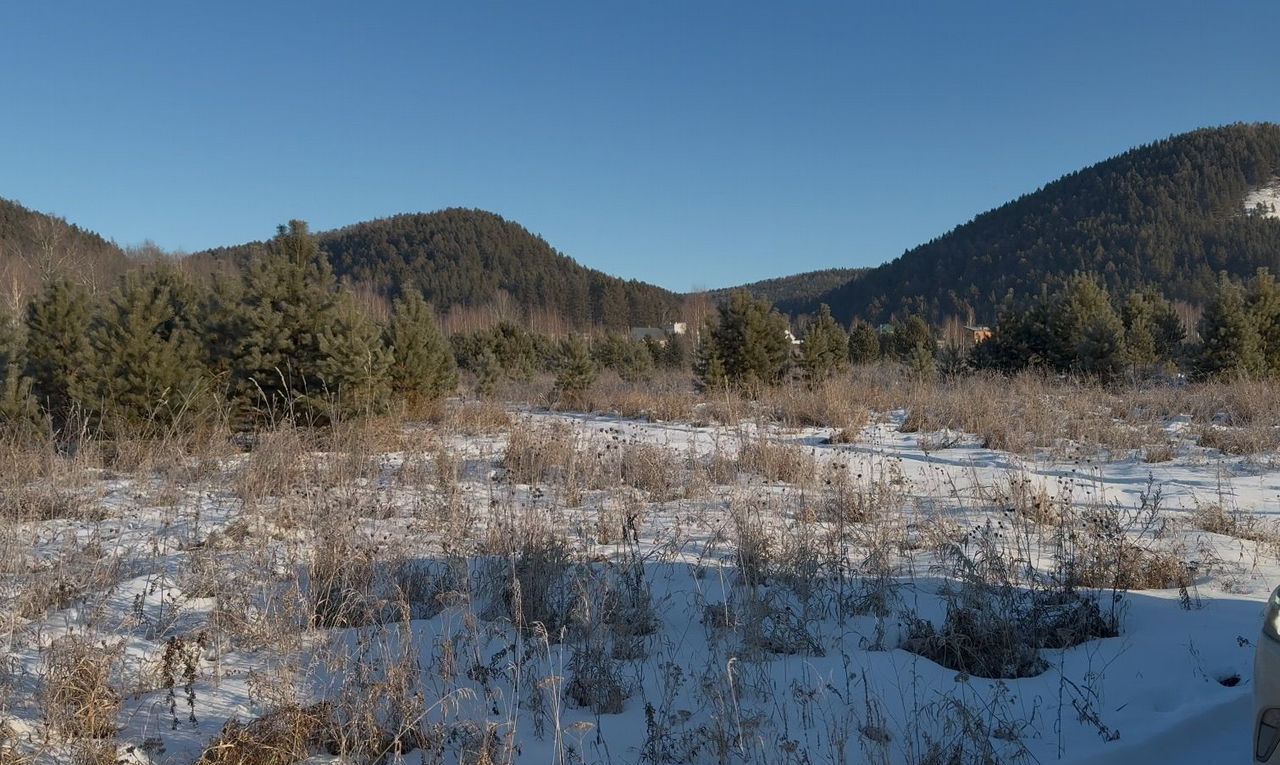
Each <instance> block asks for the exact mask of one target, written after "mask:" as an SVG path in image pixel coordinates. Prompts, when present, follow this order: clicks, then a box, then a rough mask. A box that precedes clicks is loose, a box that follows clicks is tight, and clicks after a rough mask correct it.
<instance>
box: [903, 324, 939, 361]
mask: <svg viewBox="0 0 1280 765" xmlns="http://www.w3.org/2000/svg"><path fill="white" fill-rule="evenodd" d="M893 347H894V352H895V353H896V354H897V356H898V358H899V359H901V360H903V361H910V360H911V359H912V357H914V356H918V355H919V354H918V353H917V352H916V349H918V348H925V349H927V350H928V351H929V355H931V356H932V355H933V353H934V351H935V350H936V349H937V344H936V343H934V341H933V330H931V329H930V328H929V323H928V322H926V321H925V320H924V317H922V316H918V315H914V314H913V315H911V316H908V317H907V320H906V321H903V322H895V323H894V326H893Z"/></svg>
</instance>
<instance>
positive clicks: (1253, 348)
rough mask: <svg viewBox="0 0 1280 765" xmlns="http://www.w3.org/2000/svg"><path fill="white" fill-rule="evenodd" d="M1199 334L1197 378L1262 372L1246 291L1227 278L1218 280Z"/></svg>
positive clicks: (1262, 359)
mask: <svg viewBox="0 0 1280 765" xmlns="http://www.w3.org/2000/svg"><path fill="white" fill-rule="evenodd" d="M1199 331H1200V343H1201V344H1200V352H1199V355H1198V356H1197V359H1196V373H1197V374H1198V375H1200V376H1202V377H1208V376H1215V375H1256V374H1259V373H1261V372H1262V371H1263V369H1264V367H1265V360H1264V358H1263V356H1262V352H1261V350H1260V347H1259V346H1260V341H1259V338H1258V331H1257V329H1256V328H1255V327H1254V325H1253V320H1252V317H1250V315H1249V311H1248V307H1247V305H1246V303H1245V296H1244V291H1243V290H1242V289H1241V288H1240V285H1238V284H1236V283H1235V282H1234V281H1232V280H1231V279H1230V277H1228V276H1227V275H1226V274H1222V275H1221V276H1220V277H1219V279H1218V288H1217V291H1216V292H1215V293H1214V295H1213V298H1212V299H1211V300H1210V301H1209V304H1208V305H1207V306H1205V309H1204V314H1203V315H1202V316H1201V317H1200V326H1199Z"/></svg>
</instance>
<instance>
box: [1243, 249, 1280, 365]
mask: <svg viewBox="0 0 1280 765" xmlns="http://www.w3.org/2000/svg"><path fill="white" fill-rule="evenodd" d="M1248 311H1249V316H1250V319H1251V320H1252V322H1253V326H1254V327H1255V328H1256V329H1257V332H1258V351H1259V352H1260V353H1261V355H1262V364H1263V367H1264V368H1265V370H1266V371H1267V372H1268V373H1270V374H1276V373H1280V287H1278V286H1277V285H1276V279H1275V277H1274V276H1272V275H1271V272H1269V271H1267V270H1266V269H1265V268H1260V269H1258V271H1257V273H1256V274H1254V277H1253V279H1251V280H1250V283H1249V295H1248Z"/></svg>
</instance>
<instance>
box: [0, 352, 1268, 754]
mask: <svg viewBox="0 0 1280 765" xmlns="http://www.w3.org/2000/svg"><path fill="white" fill-rule="evenodd" d="M873 374H877V373H873V372H870V371H866V370H864V371H861V372H858V373H856V374H855V375H854V377H853V378H852V381H851V382H850V384H849V385H848V388H847V390H841V389H837V388H836V387H833V386H828V387H825V388H823V387H820V388H818V389H814V390H810V389H803V390H801V389H795V390H791V391H780V392H775V393H771V394H769V395H768V396H767V397H765V398H763V399H760V400H756V401H752V400H748V399H743V398H736V397H735V396H734V395H732V394H724V395H722V396H718V397H717V396H710V397H708V398H707V399H706V400H699V399H698V398H697V397H695V396H693V395H692V394H690V393H688V392H680V391H678V390H675V389H672V390H669V391H661V390H660V392H659V394H658V395H657V396H656V397H655V399H654V400H651V401H649V402H647V403H642V402H641V400H640V398H639V397H638V395H637V396H635V397H633V398H630V399H628V401H629V402H630V403H629V404H628V407H630V408H631V413H632V414H634V415H636V416H637V417H639V416H643V417H644V419H626V418H623V417H620V416H617V415H586V414H573V413H554V412H546V411H533V410H529V409H522V408H514V407H512V408H508V407H502V406H498V405H495V404H476V403H465V404H464V403H459V402H451V403H450V404H449V405H447V406H445V407H442V408H441V409H440V410H439V411H438V412H434V413H432V414H431V417H430V419H429V420H427V421H423V422H412V423H398V422H370V423H363V424H341V425H338V426H335V427H334V428H332V429H330V430H326V431H310V430H305V429H289V428H283V429H278V430H275V431H271V432H263V433H259V434H254V435H253V436H252V437H247V438H237V439H234V440H227V439H225V438H224V439H221V440H219V439H217V438H210V437H207V436H202V437H199V438H194V437H193V438H184V439H173V440H168V441H160V442H157V443H156V444H153V446H152V448H153V449H154V450H155V452H156V453H154V454H148V453H147V449H146V448H144V445H142V444H131V445H129V446H128V447H127V448H125V447H124V445H118V446H117V447H113V448H110V449H107V448H102V447H100V446H97V445H94V444H91V443H88V442H86V443H85V444H84V445H83V446H82V448H78V449H66V448H61V449H58V448H55V445H52V444H39V443H16V442H15V443H10V444H6V445H4V446H3V448H2V449H0V459H2V460H3V461H4V464H3V465H0V476H3V478H0V548H2V549H0V552H2V553H3V556H2V557H0V585H2V586H0V637H2V638H3V639H4V640H5V661H4V663H3V664H2V665H0V763H4V765H9V764H10V763H16V762H24V763H26V762H30V763H46V762H47V763H52V762H83V763H91V762H117V761H123V762H133V763H144V762H152V763H182V764H183V765H187V764H190V763H197V762H199V763H218V764H223V763H244V764H246V765H247V764H248V763H280V765H285V764H286V763H297V762H302V761H304V760H308V759H309V758H312V759H311V761H313V762H339V761H342V762H353V763H391V762H407V763H445V762H450V763H452V762H465V763H495V764H496V763H507V762H516V761H529V762H553V763H557V765H559V764H561V763H564V764H568V763H578V762H618V763H652V764H654V765H656V764H657V763H673V764H674V763H686V762H690V763H701V762H707V763H711V762H714V763H730V762H743V763H747V762H762V763H763V762H785V763H796V764H797V765H798V764H799V763H807V762H813V761H818V760H822V761H839V762H849V761H856V762H861V761H867V762H884V763H911V764H915V763H969V762H973V763H985V762H1036V761H1040V762H1044V761H1051V760H1057V759H1065V760H1067V761H1088V760H1089V758H1092V757H1097V756H1106V755H1109V754H1110V753H1111V752H1118V751H1120V749H1121V748H1122V747H1125V746H1141V745H1143V744H1144V742H1151V741H1153V740H1154V739H1155V738H1156V737H1157V736H1158V735H1160V734H1161V733H1162V732H1163V731H1165V730H1166V729H1167V728H1168V727H1169V726H1170V725H1171V724H1173V722H1175V721H1177V722H1179V724H1180V725H1181V726H1182V727H1184V728H1186V729H1187V730H1190V731H1191V732H1192V733H1194V731H1195V730H1196V725H1197V721H1198V720H1205V721H1209V720H1217V718H1216V717H1214V716H1213V715H1215V714H1217V713H1218V712H1219V710H1223V709H1227V708H1234V707H1231V705H1239V704H1241V703H1243V702H1244V701H1245V700H1246V699H1247V694H1248V689H1247V688H1245V687H1240V685H1239V684H1238V683H1231V682H1229V679H1230V678H1231V677H1233V676H1234V677H1236V678H1237V680H1238V678H1239V677H1243V676H1246V675H1247V674H1248V667H1249V665H1250V662H1251V660H1252V652H1251V647H1250V641H1251V640H1252V639H1253V635H1254V634H1255V633H1256V632H1257V625H1256V621H1257V604H1258V602H1259V601H1260V600H1262V599H1264V598H1265V597H1266V595H1267V593H1268V592H1269V590H1270V588H1271V586H1272V585H1273V584H1275V582H1276V580H1277V579H1278V578H1280V576H1278V575H1280V561H1277V558H1276V556H1277V554H1278V553H1280V543H1278V542H1277V540H1278V539H1280V535H1277V533H1276V532H1275V531H1274V528H1273V527H1274V525H1275V520H1274V519H1273V518H1271V517H1269V515H1268V513H1270V512H1273V505H1274V497H1275V496H1276V494H1277V492H1280V473H1276V472H1273V471H1271V470H1269V468H1268V467H1267V465H1268V464H1269V461H1268V459H1267V456H1266V455H1265V454H1258V453H1251V454H1249V455H1243V456H1239V455H1233V454H1231V453H1230V451H1229V450H1218V449H1215V448H1211V447H1209V446H1205V445H1202V444H1199V443H1197V440H1198V436H1197V431H1196V429H1195V428H1197V427H1200V426H1202V425H1203V424H1204V423H1213V424H1214V426H1215V427H1220V428H1249V427H1259V428H1262V427H1269V426H1270V425H1269V424H1268V423H1269V422H1270V420H1269V418H1270V417H1271V416H1272V415H1271V414H1269V413H1268V411H1267V409H1266V405H1264V404H1259V403H1258V401H1259V398H1260V397H1261V398H1262V399H1264V400H1265V399H1266V397H1267V396H1270V395H1272V394H1271V393H1270V392H1268V391H1264V390H1261V389H1258V388H1252V387H1249V386H1247V385H1245V384H1241V385H1242V387H1241V388H1240V389H1239V390H1236V391H1235V397H1233V396H1232V395H1226V393H1225V392H1224V391H1218V393H1219V394H1222V395H1220V396H1219V401H1220V402H1222V403H1221V406H1220V408H1219V411H1217V412H1215V413H1214V414H1212V415H1210V414H1208V413H1207V412H1208V404H1207V403H1205V401H1204V400H1203V399H1204V397H1205V396H1207V395H1208V394H1205V393H1202V392H1197V391H1196V390H1194V389H1192V390H1186V391H1175V392H1170V393H1169V394H1168V395H1170V396H1177V397H1180V398H1179V399H1178V400H1177V401H1176V402H1175V403H1173V404H1170V403H1169V402H1164V401H1161V402H1157V401H1156V400H1155V399H1156V396H1155V395H1154V394H1148V393H1145V392H1142V391H1131V392H1114V391H1101V390H1097V389H1080V390H1074V389H1071V388H1070V386H1066V385H1065V384H1060V383H1053V382H1049V381H1045V380H1042V379H1033V378H1024V379H1019V380H1018V381H1015V383H1014V384H1012V385H1005V386H1004V387H1003V388H1000V387H999V386H996V385H994V383H991V382H989V381H988V382H983V381H981V380H975V381H972V382H959V383H956V384H954V385H951V384H941V385H938V386H934V387H922V386H918V385H915V386H908V387H904V388H903V389H902V390H894V389H893V386H879V385H878V384H873V382H872V381H870V380H869V379H866V378H869V377H870V376H871V375H873ZM859 375H861V377H859ZM1233 390H1234V389H1233ZM632 393H634V391H632ZM610 395H612V394H610ZM984 396H988V397H990V400H988V399H985V398H984ZM898 397H902V398H898ZM597 398H600V400H606V401H607V400H608V399H609V395H603V396H598V397H597ZM618 398H619V399H620V398H622V396H621V393H619V394H618ZM949 407H950V408H951V409H949ZM1227 409H1229V410H1230V412H1229V413H1227ZM1071 419H1075V420H1080V421H1081V422H1079V423H1077V424H1075V425H1073V426H1072V427H1071V428H1070V429H1067V430H1062V431H1060V432H1059V433H1057V434H1056V435H1055V436H1054V437H1053V438H1049V437H1047V436H1046V434H1047V433H1048V432H1049V431H1051V430H1053V429H1054V428H1057V427H1059V425H1061V424H1062V423H1064V422H1066V421H1067V420H1071ZM1104 422H1105V423H1109V425H1107V426H1104ZM837 434H838V435H837ZM999 434H1003V435H999ZM833 436H834V437H833ZM1152 439H1155V440H1152ZM1156 443H1159V444H1167V445H1169V451H1170V453H1169V454H1167V455H1165V456H1166V457H1167V459H1161V460H1159V461H1147V462H1144V461H1143V454H1144V453H1145V452H1144V450H1147V449H1150V448H1152V445H1153V444H1156ZM997 447H999V448H997ZM1015 447H1016V448H1015ZM1122 452H1123V454H1122ZM1098 455H1103V456H1104V457H1105V458H1098ZM1244 717H1247V713H1246V714H1245V715H1244ZM1206 724H1207V723H1206ZM1214 725H1215V727H1216V728H1220V727H1221V726H1220V725H1218V724H1217V723H1216V722H1215V723H1214ZM1244 725H1245V726H1246V727H1247V721H1246V722H1245V723H1244ZM1188 735H1190V734H1188ZM1224 746H1227V747H1228V749H1227V750H1224V751H1235V750H1237V749H1238V750H1240V751H1244V749H1245V748H1247V746H1248V738H1247V734H1246V735H1244V736H1243V737H1242V738H1241V741H1240V742H1238V743H1231V742H1228V743H1227V744H1224ZM1231 747H1234V748H1231ZM1136 751H1138V752H1141V750H1140V749H1139V750H1136Z"/></svg>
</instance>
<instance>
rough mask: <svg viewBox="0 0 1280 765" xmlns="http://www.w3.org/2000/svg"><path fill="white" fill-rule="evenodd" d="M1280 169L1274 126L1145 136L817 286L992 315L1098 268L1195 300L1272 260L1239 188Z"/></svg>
mask: <svg viewBox="0 0 1280 765" xmlns="http://www.w3.org/2000/svg"><path fill="white" fill-rule="evenodd" d="M1277 175H1280V126H1277V125H1274V124H1269V123H1262V124H1236V125H1229V126H1226V127H1219V128H1206V129H1201V130H1195V131H1192V132H1190V133H1184V134H1181V135H1177V136H1173V137H1171V138H1167V139H1164V140H1162V141H1157V142H1155V143H1151V144H1147V145H1145V146H1140V147H1138V148H1135V149H1132V150H1130V151H1127V152H1124V153H1123V154H1120V155H1118V156H1116V157H1113V158H1111V159H1108V160H1105V161H1102V162H1099V163H1097V164H1095V165H1092V166H1090V167H1087V168H1084V169H1082V170H1079V171H1076V172H1073V173H1070V174H1068V175H1066V176H1063V177H1062V178H1060V179H1058V180H1056V181H1054V182H1052V183H1049V184H1048V185H1046V186H1044V187H1042V188H1041V189H1039V190H1037V191H1035V192H1033V193H1030V194H1026V195H1024V196H1022V197H1019V198H1018V199H1015V200H1013V201H1011V202H1008V203H1007V204H1004V205H1001V206H1000V207H998V208H996V209H994V210H990V211H988V212H985V213H982V214H981V215H978V216H977V217H975V218H974V219H973V220H972V221H970V222H968V223H965V224H963V225H961V226H958V227H956V228H955V229H953V230H952V231H950V232H949V233H947V234H945V235H943V236H941V237H938V238H937V239H934V240H933V241H931V242H927V243H925V244H923V245H920V246H919V247H916V248H914V249H911V250H909V251H907V252H906V253H905V254H903V255H902V256H901V257H899V258H897V259H895V260H893V261H891V262H889V263H886V264H884V265H882V266H879V267H877V268H874V269H871V270H870V271H868V272H866V273H864V274H862V275H861V276H860V277H859V278H858V279H856V280H851V281H850V282H848V283H846V284H844V285H841V286H839V287H837V288H835V289H833V290H830V291H828V292H826V293H824V294H822V295H819V296H816V297H813V298H807V299H801V300H795V301H782V303H781V305H780V307H781V308H782V309H783V310H785V311H789V312H792V313H798V312H804V311H811V310H812V309H813V308H814V306H815V305H816V304H817V303H819V302H825V303H827V304H829V305H830V306H831V308H832V310H833V311H834V313H835V314H836V316H837V317H838V318H840V319H841V320H842V321H846V322H847V321H849V320H850V319H851V318H853V317H854V316H861V317H863V318H866V319H870V320H872V321H880V320H884V319H887V318H888V317H889V316H891V315H895V314H896V315H902V314H905V313H912V312H915V313H923V314H926V315H927V316H929V317H930V318H932V319H934V320H935V321H936V320H941V319H942V318H944V317H946V316H948V315H956V316H960V317H962V318H963V317H966V316H967V315H969V314H971V313H972V314H974V315H975V316H976V317H977V318H978V319H979V320H990V319H992V318H994V314H995V313H996V311H997V310H998V308H999V306H1000V305H1001V304H1002V303H1004V302H1005V301H1006V300H1013V301H1019V300H1025V299H1026V298H1028V297H1029V296H1031V295H1034V294H1035V293H1037V292H1039V291H1040V290H1041V289H1052V288H1054V286H1055V285H1057V284H1060V283H1061V282H1062V281H1063V280H1064V279H1066V278H1067V277H1069V276H1070V275H1071V274H1072V273H1073V272H1077V271H1092V272H1095V273H1097V274H1098V275H1099V276H1101V277H1102V279H1103V280H1104V282H1105V283H1106V285H1107V286H1108V287H1109V288H1111V289H1112V290H1114V291H1117V292H1123V291H1126V290H1129V289H1133V288H1135V287H1140V286H1146V285H1153V286H1155V287H1157V288H1158V289H1159V290H1161V291H1162V292H1164V293H1165V294H1166V295H1168V296H1169V297H1171V298H1175V299H1183V300H1188V301H1191V302H1196V303H1202V302H1204V301H1205V300H1206V299H1207V297H1208V295H1209V294H1210V292H1211V290H1212V288H1213V284H1214V281H1215V279H1216V275H1217V273H1218V272H1219V271H1224V270H1225V271H1227V272H1229V273H1231V274H1233V275H1236V276H1244V275H1247V274H1250V273H1252V272H1253V271H1254V270H1256V269H1257V268H1259V267H1266V268H1270V269H1271V270H1272V271H1280V220H1275V219H1273V218H1270V217H1268V216H1266V215H1261V214H1251V213H1248V212H1246V209H1245V207H1246V198H1249V195H1250V194H1251V192H1254V191H1256V190H1257V189H1260V188H1263V187H1266V186H1267V184H1268V183H1271V182H1273V179H1274V178H1275V177H1276V176H1277Z"/></svg>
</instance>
